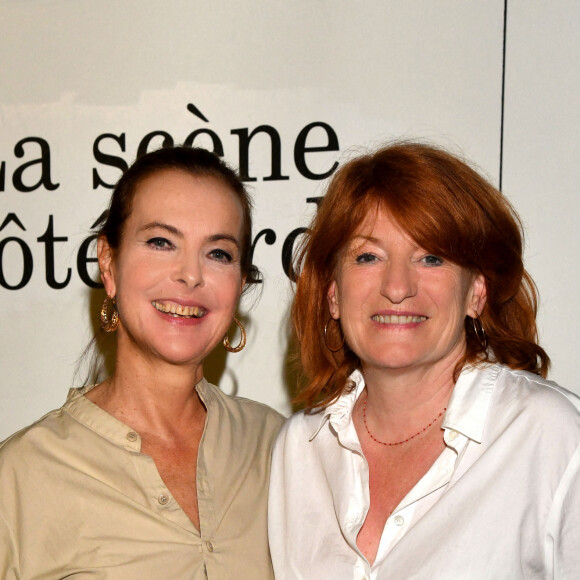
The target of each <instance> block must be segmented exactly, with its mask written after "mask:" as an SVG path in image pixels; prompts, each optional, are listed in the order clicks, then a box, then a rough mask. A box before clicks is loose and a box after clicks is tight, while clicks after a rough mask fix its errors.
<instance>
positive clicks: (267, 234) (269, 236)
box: [250, 228, 276, 284]
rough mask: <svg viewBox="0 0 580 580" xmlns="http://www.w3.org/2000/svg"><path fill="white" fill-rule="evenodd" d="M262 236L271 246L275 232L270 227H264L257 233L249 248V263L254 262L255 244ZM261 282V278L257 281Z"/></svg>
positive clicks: (274, 238) (274, 241) (273, 242)
mask: <svg viewBox="0 0 580 580" xmlns="http://www.w3.org/2000/svg"><path fill="white" fill-rule="evenodd" d="M262 237H263V238H264V241H265V242H266V244H267V245H268V246H273V245H274V244H275V243H276V232H275V231H274V230H272V229H270V228H266V229H265V230H262V231H260V232H259V233H258V235H257V236H256V237H255V238H254V241H253V242H252V247H251V248H250V263H251V264H253V263H254V252H255V251H256V245H257V244H258V242H259V240H260V238H262ZM258 283H259V284H261V283H262V280H260V281H259V282H258Z"/></svg>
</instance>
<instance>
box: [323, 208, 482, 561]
mask: <svg viewBox="0 0 580 580" xmlns="http://www.w3.org/2000/svg"><path fill="white" fill-rule="evenodd" d="M485 301H486V287H485V281H484V279H483V277H482V276H481V275H476V274H473V273H471V272H469V271H467V270H465V269H463V268H460V267H459V266H457V265H455V264H452V263H450V262H446V261H445V260H441V259H439V258H438V257H437V256H433V255H432V254H430V253H428V252H426V251H425V250H423V249H422V248H420V247H419V246H418V245H417V244H416V243H415V242H414V240H412V239H411V238H410V237H409V236H407V234H406V233H405V232H404V231H403V230H402V229H401V228H400V227H399V226H398V224H397V223H396V222H395V221H394V220H393V219H392V218H391V216H390V214H389V213H388V212H386V211H384V210H381V209H380V210H378V211H377V213H376V214H372V215H370V216H367V219H366V220H365V221H364V223H363V224H362V225H361V227H360V228H359V229H358V230H357V232H355V237H354V238H353V240H351V243H350V244H349V245H348V247H347V248H346V249H345V250H344V251H343V254H342V255H341V259H340V261H339V266H338V270H337V272H336V275H335V277H334V280H333V282H332V283H331V286H330V288H329V291H328V305H329V311H330V314H331V316H332V317H333V318H334V319H336V320H340V324H341V327H342V330H343V333H344V336H345V338H346V340H347V343H348V344H349V347H350V348H351V349H352V350H353V351H354V352H355V353H356V354H357V355H358V357H359V358H360V361H361V370H362V373H363V376H364V379H365V384H366V392H364V393H363V394H362V395H361V396H360V397H359V399H358V401H357V403H356V405H355V408H354V411H353V421H354V425H355V428H356V430H357V434H358V437H359V440H360V442H361V446H362V450H363V453H364V456H365V458H366V460H367V462H368V466H369V493H370V507H369V511H368V513H367V516H366V519H365V521H364V524H363V526H362V528H361V529H360V531H359V534H358V536H357V546H358V548H359V550H360V552H361V553H362V554H363V556H365V558H366V559H367V560H368V561H369V562H370V563H371V564H372V563H373V562H374V561H375V559H376V556H377V551H378V548H379V543H380V539H381V535H382V533H383V529H384V527H385V523H386V521H387V519H388V517H389V516H390V515H391V514H392V513H393V511H394V510H395V508H396V507H397V506H398V504H399V503H400V502H401V500H402V499H403V498H404V497H405V496H406V495H407V494H408V492H409V491H410V490H411V489H412V488H413V487H414V486H415V484H416V483H417V482H418V481H419V480H420V479H421V478H422V477H423V475H425V473H427V471H428V470H429V468H430V467H431V466H432V465H433V463H434V462H435V460H436V459H437V457H439V455H441V453H442V452H443V450H444V449H445V442H444V439H443V431H442V429H441V423H442V421H443V417H440V418H439V419H438V420H437V421H436V422H435V423H434V424H433V425H432V426H431V427H430V428H429V429H428V430H427V431H425V432H424V433H422V434H421V435H420V436H417V437H415V438H413V439H411V440H410V441H408V442H406V443H404V444H401V445H394V446H386V445H381V444H379V443H377V442H376V441H374V440H373V439H372V438H371V437H370V436H369V435H368V433H367V430H366V428H365V426H364V423H363V403H364V401H365V399H367V404H366V409H367V423H368V427H369V430H370V431H371V433H372V434H373V436H374V437H375V438H377V439H378V440H379V441H383V442H387V443H393V442H398V441H402V440H404V439H407V438H409V437H410V436H412V435H414V434H415V433H417V431H419V430H420V429H422V428H423V427H425V426H426V425H428V424H429V423H431V421H433V419H434V418H436V417H437V416H438V414H439V413H440V412H441V411H442V410H443V409H444V408H445V407H447V404H448V402H449V399H450V397H451V393H452V391H453V387H454V380H453V371H454V369H455V365H456V363H457V362H458V361H459V360H460V359H461V357H462V355H463V354H464V352H465V331H464V326H463V325H464V320H465V317H466V316H471V317H475V316H477V313H480V312H481V311H482V309H483V307H484V305H485Z"/></svg>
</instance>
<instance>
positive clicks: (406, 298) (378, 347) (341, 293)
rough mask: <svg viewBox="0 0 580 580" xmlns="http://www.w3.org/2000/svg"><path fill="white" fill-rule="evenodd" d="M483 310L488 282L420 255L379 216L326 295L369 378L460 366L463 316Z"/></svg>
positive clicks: (363, 230)
mask: <svg viewBox="0 0 580 580" xmlns="http://www.w3.org/2000/svg"><path fill="white" fill-rule="evenodd" d="M484 303H485V282H484V280H483V277H482V276H480V275H477V276H476V275H473V274H472V273H470V272H469V271H467V270H466V269H464V268H461V267H460V266H458V265H456V264H452V263H451V262H447V261H445V260H443V259H440V258H438V257H437V256H434V255H432V254H429V253H428V252H426V251H425V250H423V249H422V248H420V247H419V246H418V245H417V244H416V243H415V242H414V241H413V240H412V239H411V238H410V237H409V236H408V235H407V234H406V233H405V232H404V231H403V230H402V229H401V228H400V226H399V225H398V224H397V223H396V222H395V221H394V220H393V219H392V217H391V216H390V214H389V213H388V212H387V211H385V210H383V209H379V210H378V211H377V212H376V213H375V212H373V213H372V214H370V215H367V217H366V219H365V220H364V222H363V223H362V224H361V226H360V227H359V228H358V229H357V231H356V232H355V234H354V236H353V238H352V239H351V240H350V242H349V243H348V244H347V247H346V248H344V250H343V251H342V253H341V257H340V259H339V265H338V268H337V272H336V276H335V278H334V280H333V282H332V283H331V285H330V288H329V291H328V304H329V309H330V313H331V316H332V317H333V318H334V319H336V320H338V319H340V324H341V327H342V331H343V333H344V336H345V338H346V341H347V343H348V345H349V347H350V349H351V350H352V351H353V352H354V353H355V354H356V355H357V356H358V357H359V359H360V361H361V366H362V370H363V372H364V371H365V370H371V369H378V370H380V369H397V370H401V369H418V368H419V367H430V366H433V365H454V363H455V362H457V361H458V360H459V358H460V357H461V356H462V355H463V353H464V350H465V331H464V320H465V316H466V315H468V316H475V315H476V311H477V312H481V309H482V308H483V305H484Z"/></svg>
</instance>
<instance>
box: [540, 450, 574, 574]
mask: <svg viewBox="0 0 580 580" xmlns="http://www.w3.org/2000/svg"><path fill="white" fill-rule="evenodd" d="M579 546H580V445H578V447H577V448H576V451H575V453H574V454H573V455H572V458H571V459H570V462H569V464H568V467H567V469H566V471H565V472H564V475H563V477H562V479H561V481H560V484H559V486H558V488H557V490H556V493H555V495H554V502H553V504H552V509H551V513H550V516H549V519H548V530H547V541H546V560H547V562H550V560H551V559H552V558H553V561H552V564H553V578H555V579H565V578H575V577H576V576H577V574H578V571H579V570H580V549H579Z"/></svg>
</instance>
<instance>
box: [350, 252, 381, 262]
mask: <svg viewBox="0 0 580 580" xmlns="http://www.w3.org/2000/svg"><path fill="white" fill-rule="evenodd" d="M376 259H377V257H376V256H375V255H374V254H371V253H370V252H364V253H363V254H359V255H358V256H357V257H356V259H355V261H356V263H357V264H369V263H370V262H374V261H375V260H376Z"/></svg>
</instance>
